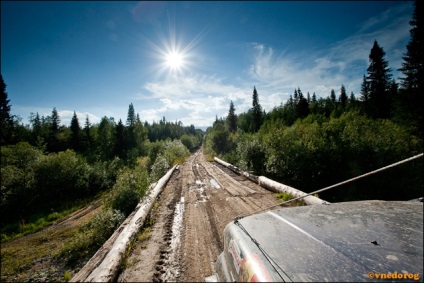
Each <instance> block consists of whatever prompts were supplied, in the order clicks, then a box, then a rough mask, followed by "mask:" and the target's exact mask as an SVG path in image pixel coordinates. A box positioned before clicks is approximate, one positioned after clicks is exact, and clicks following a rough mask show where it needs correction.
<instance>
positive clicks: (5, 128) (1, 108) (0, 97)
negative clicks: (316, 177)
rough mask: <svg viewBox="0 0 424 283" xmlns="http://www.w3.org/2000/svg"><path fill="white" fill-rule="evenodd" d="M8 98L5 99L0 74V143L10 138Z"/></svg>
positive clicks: (10, 126) (10, 122)
mask: <svg viewBox="0 0 424 283" xmlns="http://www.w3.org/2000/svg"><path fill="white" fill-rule="evenodd" d="M9 102H10V100H9V99H7V92H6V83H5V82H4V80H3V75H0V145H5V144H8V143H9V142H10V141H11V140H12V132H13V119H12V116H11V115H10V104H9Z"/></svg>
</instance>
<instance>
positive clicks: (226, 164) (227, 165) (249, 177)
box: [214, 157, 259, 184]
mask: <svg viewBox="0 0 424 283" xmlns="http://www.w3.org/2000/svg"><path fill="white" fill-rule="evenodd" d="M214 160H215V161H216V162H218V163H219V164H221V165H224V166H225V167H227V168H228V169H230V170H232V171H233V172H235V173H237V174H240V175H243V176H245V177H246V178H247V179H249V180H250V181H252V182H255V183H256V184H259V181H258V176H255V175H253V174H250V173H248V172H245V171H243V170H241V169H239V168H238V167H236V166H234V165H233V164H230V163H228V162H225V161H224V160H221V159H219V158H218V157H214Z"/></svg>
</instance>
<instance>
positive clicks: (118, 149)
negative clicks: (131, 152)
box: [114, 119, 125, 159]
mask: <svg viewBox="0 0 424 283" xmlns="http://www.w3.org/2000/svg"><path fill="white" fill-rule="evenodd" d="M114 152H115V156H118V157H119V158H121V159H122V158H125V126H124V124H123V123H122V120H121V119H119V121H118V124H117V125H116V127H115V150H114Z"/></svg>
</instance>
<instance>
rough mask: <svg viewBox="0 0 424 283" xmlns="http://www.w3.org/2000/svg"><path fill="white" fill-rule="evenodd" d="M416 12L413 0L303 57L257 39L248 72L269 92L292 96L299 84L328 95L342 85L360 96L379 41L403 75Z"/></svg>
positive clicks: (390, 64) (389, 59) (391, 62)
mask: <svg viewBox="0 0 424 283" xmlns="http://www.w3.org/2000/svg"><path fill="white" fill-rule="evenodd" d="M411 13H412V10H411V5H410V3H405V4H401V5H399V6H396V7H395V8H392V9H389V10H387V11H385V12H384V13H382V14H381V15H378V16H376V17H374V18H372V19H370V20H368V21H367V22H365V23H364V24H363V25H362V26H361V27H360V29H359V30H358V32H357V33H355V34H354V35H352V36H350V37H348V38H346V39H344V40H342V41H340V42H337V43H336V44H334V45H333V46H331V47H330V48H329V49H327V50H323V51H321V52H315V53H310V54H308V55H305V54H302V55H301V56H302V57H300V56H299V55H295V54H292V53H286V52H280V53H278V52H277V51H276V50H274V48H273V47H271V46H269V47H267V46H266V45H265V44H260V43H252V49H253V50H254V51H255V52H254V57H253V59H252V64H251V65H250V66H249V68H248V71H247V73H248V75H249V76H250V77H251V78H252V79H253V80H255V81H256V82H258V83H260V84H262V86H263V87H264V88H265V90H266V91H267V92H269V93H271V94H275V93H276V92H278V91H279V92H282V93H283V94H286V95H285V96H286V97H287V94H288V93H290V94H291V93H293V90H294V89H295V88H297V87H300V88H301V89H302V91H303V92H306V91H309V92H310V93H311V94H312V93H313V92H316V94H317V95H318V96H324V97H326V96H328V95H329V94H330V90H331V89H334V90H339V89H340V87H341V85H342V84H344V85H345V87H346V89H347V90H348V91H349V92H350V91H353V92H354V93H356V94H358V93H359V89H360V84H361V80H362V76H363V75H364V74H365V73H366V68H367V66H368V56H369V53H370V50H371V47H372V45H373V42H374V40H377V41H378V43H379V44H380V46H382V47H383V49H384V50H385V52H386V59H387V60H388V62H389V66H390V67H391V68H392V71H393V78H394V79H397V75H398V72H397V69H398V68H399V67H400V65H401V62H402V54H403V53H404V52H405V50H406V44H407V42H408V40H409V29H410V26H409V20H410V17H411ZM336 92H337V91H336Z"/></svg>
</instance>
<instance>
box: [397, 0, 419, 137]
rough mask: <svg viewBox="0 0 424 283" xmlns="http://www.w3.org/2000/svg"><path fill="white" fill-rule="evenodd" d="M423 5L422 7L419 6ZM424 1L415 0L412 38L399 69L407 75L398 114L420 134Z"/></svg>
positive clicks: (402, 86)
mask: <svg viewBox="0 0 424 283" xmlns="http://www.w3.org/2000/svg"><path fill="white" fill-rule="evenodd" d="M419 7H421V8H419ZM422 8H423V7H422V1H417V0H415V1H414V12H413V15H412V19H411V21H410V22H409V23H410V25H411V26H412V28H411V30H410V35H411V39H410V42H409V43H408V45H407V46H406V49H407V52H406V54H405V55H404V57H403V60H404V62H403V63H402V68H400V69H399V70H400V71H401V72H402V73H403V74H404V75H405V77H403V78H400V79H401V81H402V83H401V88H402V91H401V95H400V96H399V98H400V101H399V106H401V107H400V109H399V110H400V111H402V113H399V115H398V116H401V117H402V118H404V117H405V118H406V119H405V118H404V120H407V121H408V122H409V123H411V124H413V125H415V127H416V128H417V131H418V134H419V135H421V137H422V138H423V136H424V128H423V125H424V113H423V105H424V95H423V94H424V53H423V50H424V30H423V23H422V22H423V18H422V13H419V12H418V11H421V10H422Z"/></svg>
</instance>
